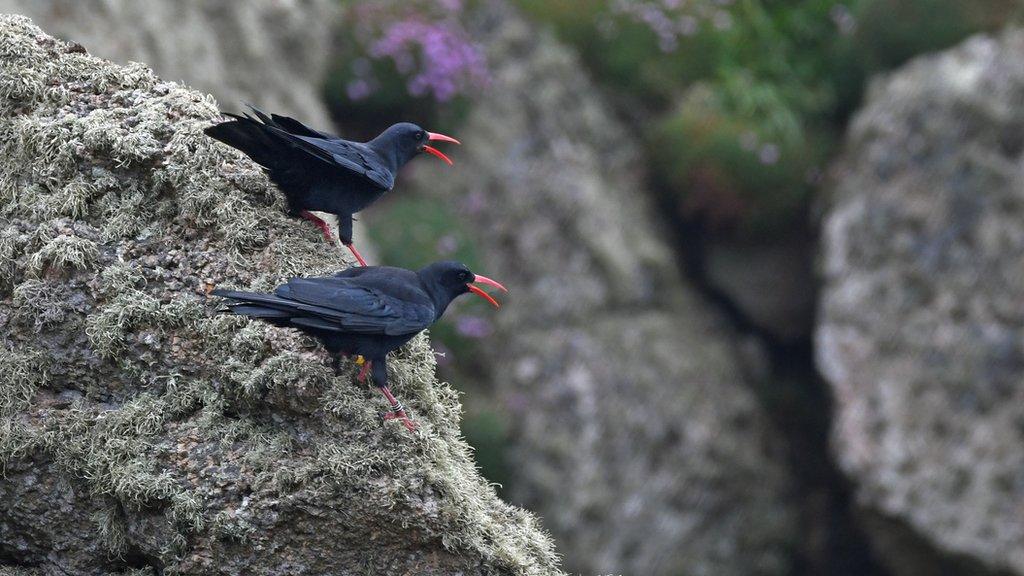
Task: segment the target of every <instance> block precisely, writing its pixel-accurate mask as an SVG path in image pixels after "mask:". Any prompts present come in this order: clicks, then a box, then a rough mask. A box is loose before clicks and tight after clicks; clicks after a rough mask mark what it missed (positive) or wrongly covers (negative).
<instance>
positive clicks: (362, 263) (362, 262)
mask: <svg viewBox="0 0 1024 576" xmlns="http://www.w3.org/2000/svg"><path fill="white" fill-rule="evenodd" d="M345 247H346V248H348V250H349V252H351V253H352V255H353V256H355V257H356V260H358V261H359V265H360V266H366V260H363V257H362V255H360V254H359V250H356V245H355V244H345Z"/></svg>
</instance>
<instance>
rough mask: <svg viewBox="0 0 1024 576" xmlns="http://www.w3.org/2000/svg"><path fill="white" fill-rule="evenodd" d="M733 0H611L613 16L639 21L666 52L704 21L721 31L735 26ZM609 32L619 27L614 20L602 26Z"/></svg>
mask: <svg viewBox="0 0 1024 576" xmlns="http://www.w3.org/2000/svg"><path fill="white" fill-rule="evenodd" d="M732 3H733V0H610V2H609V6H608V8H609V13H610V16H611V17H619V16H623V17H626V18H629V19H630V20H632V21H634V22H639V23H641V24H643V25H645V26H647V27H648V28H650V29H651V31H652V32H654V34H655V35H656V36H657V37H658V45H659V46H660V47H661V49H662V50H663V51H665V52H672V51H673V50H675V49H676V48H678V47H679V39H680V38H681V37H684V36H692V35H694V34H696V33H697V31H698V30H699V29H700V26H701V24H702V23H704V22H710V23H711V24H712V25H713V26H714V27H715V28H716V29H717V30H727V29H728V28H730V27H731V26H732V16H730V15H729V12H728V10H727V9H728V7H729V6H730V5H731V4H732ZM602 30H604V31H605V32H606V33H607V34H613V33H614V30H615V25H614V19H613V18H610V19H609V20H608V21H607V22H606V23H605V24H604V26H602Z"/></svg>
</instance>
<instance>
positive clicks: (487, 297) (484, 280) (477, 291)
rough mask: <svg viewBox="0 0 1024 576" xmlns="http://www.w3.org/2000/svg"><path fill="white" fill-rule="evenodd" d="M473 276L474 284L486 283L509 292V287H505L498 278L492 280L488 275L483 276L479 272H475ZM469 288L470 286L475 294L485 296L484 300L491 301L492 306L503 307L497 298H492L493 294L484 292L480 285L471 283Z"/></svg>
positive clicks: (470, 289)
mask: <svg viewBox="0 0 1024 576" xmlns="http://www.w3.org/2000/svg"><path fill="white" fill-rule="evenodd" d="M473 276H474V279H473V283H474V284H475V283H480V284H486V285H488V286H494V287H495V288H497V289H499V290H501V291H503V292H508V289H507V288H505V287H504V286H502V285H501V282H498V281H497V280H491V279H490V278H488V277H487V276H481V275H479V274H474V275H473ZM467 288H469V291H470V292H472V293H473V294H476V295H477V296H479V297H481V298H483V299H484V300H487V301H488V302H490V303H491V306H494V307H495V308H501V304H498V301H497V300H495V299H494V298H491V295H490V294H488V293H487V292H484V291H483V290H482V289H481V288H480V287H479V286H473V285H472V284H470V285H469V286H467Z"/></svg>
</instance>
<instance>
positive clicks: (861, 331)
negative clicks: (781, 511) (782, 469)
mask: <svg viewBox="0 0 1024 576" xmlns="http://www.w3.org/2000/svg"><path fill="white" fill-rule="evenodd" d="M1022 103H1024V32H1022V31H1018V30H1015V31H1010V32H1007V33H1005V34H1004V35H1003V36H1001V37H999V38H990V37H978V38H974V39H971V40H969V41H967V42H965V43H964V44H963V45H961V46H959V47H957V48H955V49H953V50H950V51H948V52H945V53H942V54H940V55H936V56H929V57H924V58H920V59H918V60H915V61H913V62H912V63H910V64H909V65H907V66H906V67H904V68H903V69H900V70H898V71H896V72H894V73H892V74H891V75H889V76H886V77H884V78H881V79H879V80H878V81H876V83H875V84H874V85H873V86H872V88H871V91H870V94H869V97H868V99H867V104H866V105H865V107H864V109H863V110H861V111H860V112H859V113H858V114H857V115H856V117H855V119H854V121H853V124H852V126H851V130H850V134H849V137H848V141H847V144H846V151H845V156H844V158H843V159H842V160H841V163H840V164H839V165H838V166H837V169H836V186H835V190H834V197H833V198H832V199H831V201H830V204H831V206H830V207H829V209H828V212H827V218H826V220H825V227H824V235H823V246H822V250H823V263H822V265H823V269H824V276H825V287H824V293H823V296H822V300H821V312H820V320H819V325H818V328H817V336H816V339H817V362H818V365H819V367H820V369H821V371H822V373H823V374H824V376H825V377H826V379H827V380H828V381H829V383H830V384H831V387H832V390H833V393H834V396H835V402H836V404H835V406H836V420H835V424H834V430H833V433H834V437H833V442H834V449H835V455H836V458H837V459H838V462H839V464H840V466H841V468H842V470H843V471H845V473H846V474H847V475H848V476H849V477H850V479H851V480H852V481H853V486H854V488H855V492H856V496H857V501H858V503H859V504H860V506H862V507H863V508H864V509H865V510H866V511H867V512H868V514H867V515H868V517H869V518H870V519H871V520H870V521H871V524H870V526H871V529H870V530H869V534H870V535H871V536H872V537H874V538H876V539H877V541H878V544H879V549H880V550H881V551H882V552H883V554H884V556H885V557H886V558H887V559H888V560H889V562H890V564H891V565H892V566H893V567H894V568H895V569H896V571H897V572H898V573H900V574H906V575H917V574H930V573H936V574H949V573H954V572H951V571H950V570H951V564H950V558H958V559H959V560H958V561H960V562H968V563H973V564H974V567H975V568H979V567H985V568H987V569H988V570H990V571H993V572H998V573H1003V572H1004V571H1005V572H1006V573H1012V574H1024V514H1022V510H1024V106H1022V105H1021V104H1022ZM908 543H912V544H910V545H908ZM923 550H930V551H931V553H930V554H927V553H924V552H923ZM929 562H931V563H932V564H933V565H932V566H928V565H927V564H928V563H929ZM934 564H937V566H935V565H934ZM929 570H932V571H929ZM959 573H967V572H959ZM971 573H974V572H971Z"/></svg>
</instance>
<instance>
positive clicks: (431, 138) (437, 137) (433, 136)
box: [427, 132, 462, 144]
mask: <svg viewBox="0 0 1024 576" xmlns="http://www.w3.org/2000/svg"><path fill="white" fill-rule="evenodd" d="M427 140H429V141H431V142H434V141H435V140H439V141H441V142H452V143H454V144H462V142H459V141H458V140H456V139H455V138H452V137H451V136H445V135H444V134H438V133H437V132H427Z"/></svg>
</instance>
